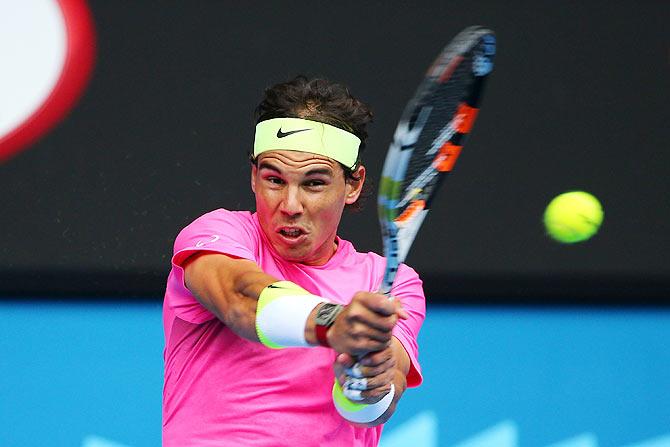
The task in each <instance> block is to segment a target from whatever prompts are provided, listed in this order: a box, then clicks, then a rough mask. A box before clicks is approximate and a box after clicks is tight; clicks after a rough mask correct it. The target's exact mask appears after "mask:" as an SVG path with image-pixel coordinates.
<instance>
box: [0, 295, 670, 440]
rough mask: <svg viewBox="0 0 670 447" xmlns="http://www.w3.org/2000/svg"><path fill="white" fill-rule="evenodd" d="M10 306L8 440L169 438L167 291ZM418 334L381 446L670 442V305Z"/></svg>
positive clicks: (483, 322)
mask: <svg viewBox="0 0 670 447" xmlns="http://www.w3.org/2000/svg"><path fill="white" fill-rule="evenodd" d="M0 315H1V316H2V320H3V324H2V325H1V326H0V377H2V379H0V396H1V399H0V402H1V404H0V420H1V421H2V423H1V424H0V446H3V447H13V446H16V447H25V446H77V447H80V446H81V447H124V446H125V447H144V446H146V447H149V446H156V445H160V427H161V410H160V406H161V388H162V374H163V369H162V368H163V365H162V349H163V334H162V322H161V305H160V303H159V302H157V301H156V302H147V301H143V302H139V303H131V301H128V300H126V301H123V302H114V301H102V302H96V301H83V300H77V301H65V302H54V301H46V300H5V301H3V302H1V303H0ZM420 348H421V351H420V360H421V363H422V367H423V373H424V377H425V380H424V384H423V385H422V386H421V387H420V388H418V389H414V390H409V391H408V392H407V393H406V394H405V396H404V397H403V400H402V401H401V404H400V407H399V410H398V412H397V413H396V415H395V416H394V417H393V419H392V421H391V422H389V423H388V424H387V427H386V428H385V431H384V435H383V437H382V447H396V446H407V445H411V446H412V447H436V446H458V447H485V446H491V447H515V446H521V447H526V446H529V447H530V446H537V447H543V446H552V447H598V446H599V447H670V309H662V310H642V309H587V308H558V309H545V308H542V309H540V308H538V309H532V308H519V307H510V308H506V307H495V308H489V307H483V308H475V307H472V308H470V307H437V306H433V307H430V308H429V316H428V319H427V321H426V324H425V325H424V329H423V331H422V333H421V336H420ZM410 443H411V444H410Z"/></svg>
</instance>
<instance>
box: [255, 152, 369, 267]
mask: <svg viewBox="0 0 670 447" xmlns="http://www.w3.org/2000/svg"><path fill="white" fill-rule="evenodd" d="M356 173H357V174H358V175H359V176H360V178H361V180H360V181H352V180H345V178H344V172H343V171H342V166H341V165H340V164H339V163H338V162H336V161H334V160H332V159H330V158H328V157H325V156H322V155H316V154H311V153H308V152H298V151H269V152H264V153H262V154H261V155H260V156H259V157H258V160H257V166H253V167H252V171H251V189H252V190H253V191H254V193H255V194H256V211H257V213H258V220H259V222H260V224H261V228H262V229H263V232H264V233H265V235H266V237H267V238H268V239H269V241H270V243H271V244H272V246H273V248H274V249H275V251H276V252H277V253H278V254H279V255H280V256H281V257H283V258H284V259H286V260H289V261H293V262H300V263H303V264H307V265H323V264H325V263H326V262H328V260H329V259H330V258H331V256H332V255H333V254H334V253H335V250H336V245H335V235H336V234H337V227H338V225H339V223H340V218H341V216H342V210H343V209H344V206H345V205H346V204H352V203H354V202H355V201H356V200H357V199H358V196H359V195H360V192H361V188H362V186H363V181H364V179H365V168H364V167H362V166H361V167H359V168H358V170H357V172H356Z"/></svg>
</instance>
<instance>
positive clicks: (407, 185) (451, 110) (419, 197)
mask: <svg viewBox="0 0 670 447" xmlns="http://www.w3.org/2000/svg"><path fill="white" fill-rule="evenodd" d="M459 59H460V62H459V63H458V64H457V65H456V66H455V67H449V66H448V64H443V65H444V67H445V68H444V69H443V71H444V70H451V75H450V76H449V77H448V78H447V79H446V80H444V82H442V83H433V85H432V89H431V90H432V91H430V90H427V94H425V95H424V96H423V98H422V100H423V101H424V103H423V104H421V102H419V104H418V107H416V108H415V109H414V110H415V111H416V110H420V109H422V108H424V107H428V108H430V110H431V111H430V116H429V118H428V120H427V122H426V124H425V126H424V128H423V131H422V133H421V135H420V137H419V139H418V141H417V143H416V146H415V147H416V148H417V149H415V150H414V151H413V153H412V156H411V158H410V160H409V162H408V165H407V171H406V173H405V177H404V180H403V182H402V186H401V191H402V194H401V198H400V201H399V203H398V209H397V210H396V211H397V213H398V215H401V216H402V214H403V212H404V211H406V210H407V208H408V207H410V206H412V205H413V204H414V203H415V202H416V201H423V204H424V206H425V207H429V205H430V203H429V199H430V196H431V195H432V193H433V191H434V190H435V189H436V188H437V187H438V186H439V182H440V180H441V177H443V176H441V175H439V174H440V171H439V170H438V169H437V168H436V167H435V166H434V161H435V159H436V155H437V154H438V153H439V151H440V150H441V147H442V146H443V145H444V143H446V142H452V143H453V144H460V143H461V141H460V140H461V139H462V134H461V133H460V132H458V128H459V122H458V120H459V115H458V113H457V112H458V110H459V105H460V104H461V103H462V102H464V101H465V100H466V98H467V97H468V96H469V95H470V93H469V91H470V90H471V88H472V86H473V83H474V77H473V76H472V53H471V52H468V53H467V54H465V55H463V56H462V57H459ZM418 148H423V149H418Z"/></svg>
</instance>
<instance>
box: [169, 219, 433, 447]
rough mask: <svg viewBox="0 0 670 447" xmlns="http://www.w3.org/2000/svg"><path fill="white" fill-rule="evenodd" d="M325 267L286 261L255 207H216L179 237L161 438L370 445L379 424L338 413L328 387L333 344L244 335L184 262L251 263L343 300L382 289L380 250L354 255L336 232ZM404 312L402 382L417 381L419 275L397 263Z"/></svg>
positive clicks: (172, 442) (173, 442)
mask: <svg viewBox="0 0 670 447" xmlns="http://www.w3.org/2000/svg"><path fill="white" fill-rule="evenodd" d="M337 243H338V244H337V251H336V253H335V254H334V255H333V257H332V258H331V259H330V260H329V261H328V262H327V263H326V264H325V265H321V266H307V265H302V264H298V263H292V262H287V261H284V260H283V259H282V258H280V257H279V256H278V255H277V254H276V253H275V252H274V251H273V249H272V247H271V246H270V244H269V243H268V241H267V240H266V239H265V236H264V234H263V231H262V230H261V227H260V225H259V223H258V219H257V217H256V215H255V214H252V213H250V212H246V211H244V212H243V211H227V210H223V209H219V210H216V211H212V212H210V213H207V214H205V215H204V216H202V217H200V218H198V219H196V220H195V221H194V222H193V223H191V224H190V225H188V226H187V227H186V228H185V229H184V230H182V232H181V233H180V234H179V236H177V239H176V241H175V245H174V256H173V258H172V271H171V272H170V275H169V277H168V283H167V290H166V292H165V301H164V306H163V325H164V329H165V341H166V344H165V352H164V359H165V383H164V388H163V445H164V446H179V447H187V446H267V447H279V446H291V447H294V446H324V447H325V446H348V447H349V446H376V445H377V444H378V442H379V438H380V436H381V431H382V428H381V426H378V427H374V428H364V427H355V426H353V425H351V424H350V423H348V422H347V421H346V420H344V419H342V417H341V416H340V415H339V414H338V413H337V412H336V410H335V407H334V406H333V403H332V398H331V390H332V386H333V380H334V373H333V362H334V361H335V357H336V353H335V351H333V350H332V349H330V348H324V347H312V348H285V349H270V348H267V347H265V346H263V345H262V344H260V343H257V342H252V341H249V340H246V339H243V338H241V337H239V336H238V335H236V334H235V333H234V332H233V331H232V330H230V329H229V328H228V327H227V326H226V325H225V324H223V323H222V322H221V321H220V320H218V319H217V318H216V317H215V316H214V315H213V314H212V313H211V312H209V311H208V310H207V309H205V308H204V307H203V306H202V305H201V304H200V303H199V302H198V301H197V300H196V298H195V297H194V296H193V295H192V294H191V293H190V292H189V290H188V289H187V288H186V287H185V286H184V270H183V268H182V264H183V262H184V261H185V260H186V259H187V258H188V257H190V256H191V255H193V254H194V253H196V252H200V251H209V252H218V253H224V254H227V255H230V256H233V257H238V258H244V259H249V260H251V261H254V262H256V263H257V264H258V265H259V266H260V267H261V268H262V270H263V271H264V272H265V273H267V274H269V275H272V276H275V277H277V278H278V279H281V280H287V281H293V282H294V283H296V284H298V285H300V286H301V287H303V288H305V289H306V290H307V291H309V292H310V293H312V294H315V295H319V296H323V297H326V298H327V299H329V300H330V301H333V302H337V303H341V304H347V303H348V302H349V301H350V300H351V298H352V296H353V295H354V294H355V293H356V292H357V291H376V290H378V289H379V286H380V283H381V278H382V274H383V271H384V258H382V257H381V256H379V255H377V254H374V253H358V252H357V251H356V250H355V249H354V247H353V246H352V244H351V243H349V242H347V241H345V240H343V239H340V238H338V239H337ZM392 293H393V295H394V296H396V297H398V298H399V299H400V300H401V301H402V304H403V306H404V308H405V309H406V310H407V311H408V313H409V315H410V318H409V319H408V320H400V322H399V323H398V325H397V326H396V328H395V330H394V335H395V336H396V337H397V338H398V340H399V341H400V343H402V345H403V346H404V348H405V350H406V351H407V353H408V354H409V358H410V359H411V368H410V372H409V374H408V376H407V382H408V386H410V387H414V386H418V385H419V384H420V383H421V381H422V377H421V372H420V371H421V369H420V366H419V363H418V361H417V342H416V339H417V335H418V333H419V329H420V327H421V324H422V323H423V320H424V317H425V300H424V295H423V289H422V287H421V280H420V279H419V277H418V275H417V274H416V272H414V270H412V269H411V268H409V267H407V266H404V265H403V266H401V268H400V269H399V272H398V276H397V279H396V282H395V286H394V288H393V291H392Z"/></svg>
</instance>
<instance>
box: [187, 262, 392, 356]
mask: <svg viewBox="0 0 670 447" xmlns="http://www.w3.org/2000/svg"><path fill="white" fill-rule="evenodd" d="M182 265H183V267H184V282H185V285H186V287H187V288H188V289H189V290H190V291H191V293H192V294H193V295H194V296H195V298H196V299H197V300H198V301H199V302H200V303H201V304H202V305H203V306H204V307H205V308H206V309H207V310H209V311H210V312H211V313H212V314H214V315H215V316H216V317H217V318H218V319H219V320H221V321H222V322H223V323H225V324H226V326H228V327H229V328H230V329H231V330H233V332H235V333H236V334H237V335H239V336H241V337H244V338H246V339H248V340H252V341H260V340H259V337H258V334H257V330H256V318H257V305H258V298H259V296H260V295H261V293H262V292H263V291H264V290H265V289H266V288H267V287H268V286H269V285H271V284H274V283H276V282H277V281H279V280H278V279H277V278H275V277H273V276H271V275H268V274H266V273H264V272H263V271H262V270H261V268H260V267H259V266H258V265H257V264H256V263H254V262H253V261H250V260H247V259H239V258H233V257H230V256H226V255H224V254H221V253H213V252H202V253H196V254H195V255H193V256H191V257H190V258H189V259H187V260H186V261H185V262H184V263H183V264H182ZM323 301H327V299H325V298H324V299H323ZM319 307H320V304H317V305H315V306H314V308H313V309H312V310H311V312H310V314H309V316H308V318H307V319H306V320H305V321H304V323H303V322H296V323H297V324H304V339H305V341H306V342H307V343H308V344H310V345H316V344H317V343H318V342H317V339H316V335H315V314H316V311H317V310H318V308H319ZM399 315H400V316H401V317H403V316H404V311H403V310H402V308H400V307H399V305H398V303H394V302H391V301H389V300H387V299H386V297H384V296H383V295H379V294H374V293H365V292H359V293H357V294H355V295H354V297H353V298H352V301H351V302H350V303H349V304H348V305H346V306H344V309H343V310H342V312H341V313H340V314H339V315H338V316H337V319H336V322H335V324H333V326H332V327H331V329H330V331H329V332H328V341H329V343H330V345H331V346H332V348H333V349H335V350H336V351H338V352H344V353H348V354H351V355H357V354H360V353H364V352H372V351H378V350H381V349H384V348H385V347H387V346H389V344H390V343H391V340H392V330H393V328H394V327H395V324H396V322H397V319H398V316H399Z"/></svg>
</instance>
